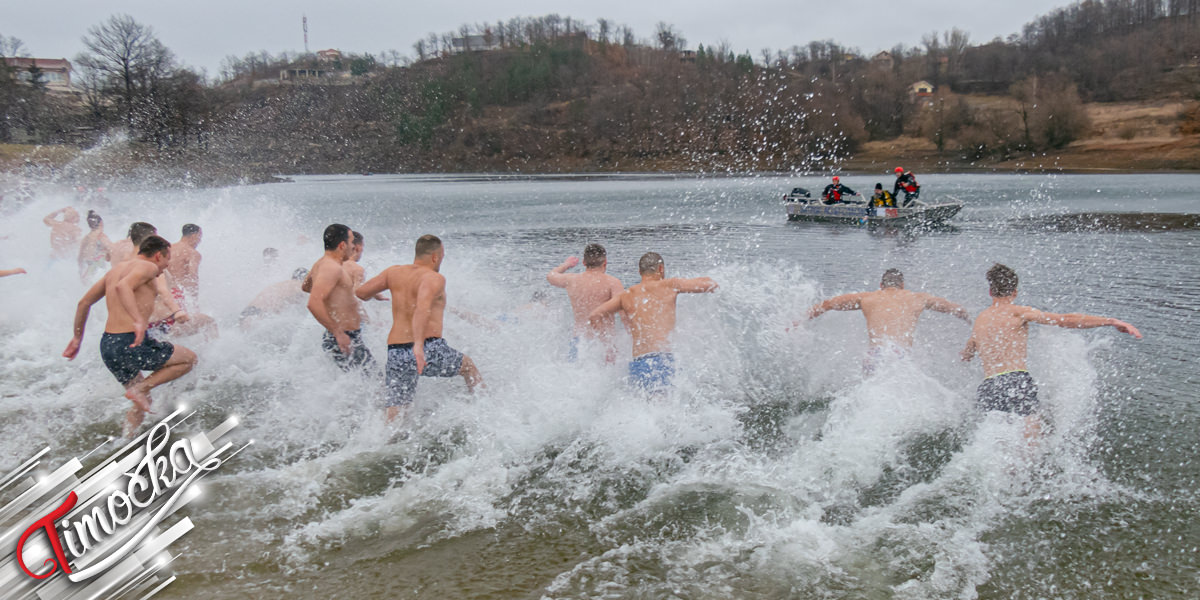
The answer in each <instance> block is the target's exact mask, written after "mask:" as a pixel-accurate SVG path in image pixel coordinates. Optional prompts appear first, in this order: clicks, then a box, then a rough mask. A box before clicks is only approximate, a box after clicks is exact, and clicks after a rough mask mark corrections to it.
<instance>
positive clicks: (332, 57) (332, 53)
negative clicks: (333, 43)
mask: <svg viewBox="0 0 1200 600" xmlns="http://www.w3.org/2000/svg"><path fill="white" fill-rule="evenodd" d="M340 60H342V51H341V50H336V49H334V48H329V49H328V50H317V61H318V62H323V63H333V62H338V61H340Z"/></svg>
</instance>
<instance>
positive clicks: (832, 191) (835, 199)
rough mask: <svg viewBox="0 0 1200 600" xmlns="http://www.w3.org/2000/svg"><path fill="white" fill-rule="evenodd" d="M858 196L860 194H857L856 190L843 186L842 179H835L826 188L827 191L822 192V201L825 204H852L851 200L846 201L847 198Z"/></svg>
mask: <svg viewBox="0 0 1200 600" xmlns="http://www.w3.org/2000/svg"><path fill="white" fill-rule="evenodd" d="M857 195H858V192H855V191H854V190H852V189H850V188H848V187H846V186H844V185H842V184H841V179H839V178H837V177H834V178H833V183H831V184H829V185H827V186H825V191H823V192H821V200H822V201H823V202H824V203H825V204H838V203H846V204H850V203H851V202H850V201H849V200H846V196H857Z"/></svg>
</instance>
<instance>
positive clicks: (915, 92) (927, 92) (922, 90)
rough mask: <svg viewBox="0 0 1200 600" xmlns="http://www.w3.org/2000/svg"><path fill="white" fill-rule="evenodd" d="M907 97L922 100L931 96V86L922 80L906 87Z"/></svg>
mask: <svg viewBox="0 0 1200 600" xmlns="http://www.w3.org/2000/svg"><path fill="white" fill-rule="evenodd" d="M908 95H909V97H911V98H914V99H916V98H924V97H926V96H932V95H933V84H932V83H929V82H928V81H925V80H924V79H922V80H921V81H918V82H916V83H914V84H912V85H910V86H908Z"/></svg>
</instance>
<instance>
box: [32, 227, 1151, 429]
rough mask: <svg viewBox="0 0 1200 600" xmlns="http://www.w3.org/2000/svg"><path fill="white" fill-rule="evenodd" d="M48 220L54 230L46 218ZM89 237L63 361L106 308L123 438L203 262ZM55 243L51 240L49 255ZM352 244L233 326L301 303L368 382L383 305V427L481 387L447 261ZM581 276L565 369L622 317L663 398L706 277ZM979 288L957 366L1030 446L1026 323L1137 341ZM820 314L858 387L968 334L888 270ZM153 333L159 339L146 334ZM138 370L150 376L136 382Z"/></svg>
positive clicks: (427, 242) (430, 240) (330, 245)
mask: <svg viewBox="0 0 1200 600" xmlns="http://www.w3.org/2000/svg"><path fill="white" fill-rule="evenodd" d="M70 212H73V211H67V210H59V211H55V213H52V214H51V215H48V216H47V217H46V221H47V223H48V224H49V223H50V222H52V221H53V222H55V223H64V222H69V221H70ZM60 215H61V216H63V217H64V218H63V220H62V221H59V220H57V219H56V218H55V217H57V216H60ZM88 224H89V227H91V229H92V233H89V234H88V236H91V239H89V238H88V237H85V238H84V239H83V240H82V241H80V240H79V238H76V239H75V243H77V244H80V252H79V257H80V261H81V275H85V274H86V272H87V271H88V270H90V269H88V270H85V269H84V268H83V267H84V262H83V259H84V257H85V255H88V256H93V255H94V256H99V255H101V254H103V255H104V257H105V258H106V259H108V260H110V261H111V263H112V268H111V269H110V270H109V271H108V272H107V273H105V274H104V275H103V277H101V278H100V279H99V280H98V281H96V283H95V284H94V285H92V286H91V287H90V288H89V289H88V291H87V292H86V293H85V294H84V296H83V298H82V299H81V300H80V301H79V304H78V306H77V310H76V314H75V323H74V337H73V338H72V339H71V342H70V343H69V344H68V346H67V349H66V351H64V352H63V355H64V356H66V357H67V358H74V357H75V356H76V354H77V353H78V350H79V344H80V342H81V340H82V337H83V332H84V327H85V325H86V321H87V316H88V312H89V311H90V308H91V306H92V305H94V304H95V303H96V302H98V301H99V300H100V299H101V298H105V299H106V302H107V305H108V321H107V323H106V324H105V333H104V335H103V336H102V337H101V342H100V353H101V357H102V358H103V360H104V363H105V365H106V366H107V367H108V369H109V370H110V371H111V372H112V373H113V375H114V377H116V378H117V380H118V381H119V382H120V383H121V384H122V385H123V386H124V387H125V389H126V393H125V395H126V397H127V398H129V399H130V400H131V401H132V403H133V407H132V408H131V409H130V410H129V412H128V413H127V414H126V432H127V433H131V432H133V431H135V430H136V429H137V428H138V427H139V426H140V424H141V422H142V419H143V417H144V414H145V413H146V412H148V411H149V410H150V406H151V402H152V400H151V397H150V391H151V390H152V389H153V388H155V387H157V386H159V385H161V384H163V383H166V382H168V381H171V380H173V379H176V378H178V377H180V376H182V375H183V374H185V373H187V372H188V371H190V370H191V368H192V366H193V365H194V364H195V362H196V355H195V353H194V352H192V351H191V350H189V349H187V348H185V347H183V346H180V345H177V344H173V343H171V342H169V341H167V340H166V339H164V336H163V335H162V334H166V333H172V332H173V333H177V334H179V335H188V334H192V333H201V332H203V333H210V334H211V335H215V333H216V324H215V322H214V321H213V320H212V319H211V317H207V316H206V315H199V314H198V315H190V314H188V312H187V311H186V310H185V308H184V304H185V302H186V301H187V299H188V298H191V299H193V300H194V299H195V298H196V296H197V287H198V283H199V277H198V269H199V263H200V259H201V256H200V253H199V252H198V251H197V250H196V247H197V246H198V245H199V243H200V240H201V236H202V232H201V230H200V228H199V227H198V226H195V225H191V224H189V225H185V226H184V228H183V231H182V234H183V235H182V237H181V239H180V241H178V242H176V243H174V244H172V243H170V242H168V241H167V240H165V239H163V238H162V237H159V236H158V235H157V231H156V230H155V229H154V227H153V226H152V225H149V224H147V223H135V224H134V225H133V226H131V227H130V235H129V238H127V239H123V240H120V241H118V242H115V243H114V242H109V241H108V240H107V238H106V237H104V236H103V228H102V220H100V218H99V216H98V215H95V213H94V212H89V217H88ZM56 231H57V230H56ZM63 237H64V236H63V235H62V234H58V235H52V242H53V241H54V240H56V239H60V238H63ZM363 244H364V240H363V236H362V234H361V233H360V232H355V231H353V230H351V229H350V227H348V226H346V225H342V224H337V223H335V224H332V225H329V226H328V227H326V228H325V231H324V233H323V245H324V254H323V255H322V256H321V257H320V258H319V259H318V260H317V261H316V262H315V263H314V264H313V265H312V268H311V269H308V270H305V269H298V270H297V271H296V272H295V273H294V274H293V278H292V279H291V280H289V281H286V282H281V283H279V284H274V285H272V286H270V287H268V288H267V289H266V290H264V291H263V292H262V293H260V294H259V296H258V297H256V298H255V300H254V301H253V302H251V305H250V307H248V308H247V309H246V311H244V312H243V314H242V320H243V323H245V321H246V320H247V319H252V318H254V317H256V316H259V315H261V314H264V313H265V312H276V311H277V310H278V309H279V308H281V307H282V306H283V305H284V304H300V303H301V301H300V300H299V299H302V298H303V297H304V294H307V301H306V302H303V303H304V304H305V305H306V306H307V309H308V311H309V313H310V314H312V316H313V318H314V319H315V320H316V321H317V322H318V323H320V325H321V326H322V327H323V328H324V329H325V333H324V338H323V341H322V348H323V349H324V351H325V352H326V353H328V354H329V355H330V356H331V357H332V359H333V360H334V362H335V363H336V364H337V365H338V366H340V367H341V368H343V369H345V370H351V369H363V370H365V371H367V372H370V371H374V370H375V369H376V362H375V359H374V357H373V355H372V353H371V351H370V350H369V349H368V348H367V346H366V344H365V343H364V341H363V337H362V320H363V314H364V311H363V307H362V306H361V302H365V301H368V300H380V301H389V302H390V303H391V312H392V325H391V329H390V331H389V332H388V336H387V344H388V348H387V360H386V364H385V368H384V384H385V389H386V392H385V399H386V400H385V405H386V413H385V416H386V418H387V420H388V421H389V422H390V421H392V420H394V419H397V418H398V417H401V416H402V415H404V414H405V413H406V412H407V411H408V409H409V408H410V407H411V405H412V402H413V399H414V396H415V393H416V387H417V381H418V379H419V377H421V376H426V377H429V376H435V377H454V376H461V377H462V378H463V380H464V382H465V383H466V385H467V387H468V389H469V390H475V389H476V388H479V387H482V386H483V385H484V384H483V378H482V376H481V374H480V372H479V369H478V368H477V367H476V365H475V363H474V362H473V361H472V360H471V358H470V357H469V356H467V355H465V354H463V353H462V352H460V351H458V350H456V349H455V348H453V347H452V346H450V344H448V343H447V342H446V341H445V340H444V339H443V338H442V334H443V322H444V314H445V311H446V293H445V289H446V278H445V276H443V275H442V274H441V273H440V272H439V271H440V267H441V265H442V262H443V261H444V259H445V255H446V250H445V246H444V245H443V243H442V241H441V240H440V239H439V238H437V237H436V236H433V235H424V236H421V237H420V238H419V239H418V240H417V241H416V244H415V248H414V257H413V261H412V263H411V264H406V265H395V266H391V267H388V268H387V269H385V270H384V271H383V272H381V273H379V274H378V275H376V276H374V277H372V278H370V279H366V277H365V271H364V269H363V267H362V266H360V265H359V264H358V262H357V261H358V260H360V259H361V257H362V253H363V247H364V246H363ZM56 251H57V252H59V253H60V254H61V251H59V250H57V249H56ZM89 253H90V254H89ZM582 263H583V267H584V269H583V271H581V272H577V273H571V272H569V271H571V270H572V269H574V268H575V267H576V266H578V265H579V264H580V260H579V259H578V258H576V257H570V258H568V259H566V260H565V261H563V262H562V263H561V264H560V265H558V266H557V267H554V268H553V269H551V270H550V271H549V272H548V273H547V274H546V279H547V282H548V283H549V284H550V285H552V286H555V287H558V288H562V289H564V290H565V291H566V293H567V296H568V299H569V300H570V303H571V309H572V314H573V321H574V322H573V326H572V334H571V340H570V351H569V359H570V360H572V361H574V360H577V358H578V356H579V352H580V349H581V348H582V347H584V346H592V347H598V348H600V349H601V350H602V354H603V356H604V359H605V360H606V361H607V362H609V363H612V362H615V361H616V344H615V340H616V333H617V331H616V319H615V316H616V315H617V314H620V315H621V321H622V323H623V325H624V327H625V329H626V330H627V331H628V333H629V335H630V337H631V341H632V360H631V361H630V362H629V365H628V375H629V381H630V382H631V384H632V385H634V386H635V387H637V388H639V389H641V390H644V391H646V392H649V393H651V394H657V393H661V392H663V391H664V390H667V389H669V388H670V387H671V385H672V380H673V379H674V376H675V368H676V365H675V358H674V354H673V353H672V349H671V335H672V333H673V331H674V329H675V321H676V298H677V296H678V295H679V294H686V293H710V292H714V291H716V290H717V289H718V285H717V283H716V282H715V281H713V280H712V279H710V278H708V277H696V278H674V277H667V276H666V266H665V262H664V260H663V257H662V256H661V255H659V254H658V253H655V252H648V253H646V254H644V255H643V256H642V257H641V258H640V259H639V261H638V272H639V274H640V277H641V281H640V282H639V283H637V284H635V285H633V286H630V287H629V288H628V289H626V288H625V287H624V286H623V285H622V283H621V282H620V280H618V279H617V278H616V277H613V276H612V275H609V274H608V273H607V267H608V259H607V253H606V251H605V248H604V247H603V246H601V245H600V244H594V243H593V244H588V245H587V246H586V247H585V248H584V250H583V260H582ZM987 281H988V285H989V292H990V295H991V297H992V304H991V306H990V307H988V308H987V309H985V310H984V311H983V312H981V313H980V314H979V315H978V316H977V317H976V318H975V320H974V324H973V326H972V331H971V335H970V338H969V339H968V341H967V344H966V347H965V348H964V350H963V352H962V358H963V360H971V359H972V358H973V357H974V356H975V355H976V354H978V355H979V356H980V357H981V359H982V362H983V370H984V377H985V379H984V381H983V382H982V383H981V384H980V386H979V388H978V390H977V396H978V402H979V405H980V406H981V408H983V409H984V410H995V411H1002V412H1008V413H1014V414H1016V415H1020V416H1022V417H1024V418H1025V422H1026V432H1027V435H1029V436H1036V435H1037V434H1038V433H1039V431H1040V427H1041V425H1040V420H1039V418H1038V416H1037V413H1038V400H1037V387H1036V385H1035V384H1034V382H1033V378H1032V376H1031V375H1030V374H1029V372H1028V370H1027V367H1026V354H1027V352H1026V347H1027V337H1028V325H1029V324H1030V323H1037V324H1046V325H1056V326H1059V327H1068V328H1094V327H1103V326H1111V327H1114V328H1116V329H1117V330H1119V331H1122V332H1125V333H1129V334H1131V335H1133V336H1135V337H1138V338H1140V337H1141V334H1140V332H1138V330H1137V329H1136V328H1135V327H1133V326H1132V325H1130V324H1129V323H1126V322H1124V321H1120V320H1117V319H1111V318H1106V317H1097V316H1092V315H1083V314H1057V313H1049V312H1043V311H1039V310H1036V309H1034V308H1030V307H1027V306H1020V305H1017V304H1016V303H1015V300H1016V295H1017V281H1018V279H1017V275H1016V273H1015V272H1014V271H1013V270H1012V269H1010V268H1008V267H1006V266H1004V265H1000V264H996V265H994V266H993V267H992V268H991V269H990V270H988V272H987ZM831 310H836V311H849V310H860V311H862V313H863V315H864V317H865V318H866V322H867V332H868V337H869V346H870V349H869V351H868V355H867V358H866V360H865V362H864V370H865V371H866V373H867V374H870V373H872V372H873V371H874V370H875V368H876V367H877V365H878V364H879V363H880V362H881V361H884V360H888V359H889V358H892V357H897V356H903V355H905V354H907V353H908V352H909V350H910V349H911V347H912V344H913V333H914V331H915V329H916V325H917V321H918V319H919V317H920V315H921V314H922V313H923V312H924V311H925V310H933V311H936V312H942V313H947V314H951V315H954V316H956V317H959V318H961V319H963V320H965V321H968V322H970V321H971V319H970V315H969V314H968V313H967V311H966V310H965V309H964V308H963V307H962V306H960V305H958V304H955V303H953V302H951V301H949V300H946V299H945V298H940V297H937V296H933V295H930V294H925V293H920V292H913V291H909V290H906V289H905V287H904V276H903V274H902V273H901V272H900V271H899V270H897V269H888V270H887V271H886V272H885V273H884V274H883V278H882V280H881V282H880V288H879V289H878V290H875V291H868V292H860V293H853V294H844V295H840V296H836V297H833V298H830V299H828V300H825V301H823V302H820V303H817V304H815V305H813V306H812V307H811V308H810V309H809V311H808V318H809V319H815V318H817V317H819V316H821V315H822V314H824V313H826V312H828V311H831ZM798 324H799V323H798V322H797V323H794V324H793V325H798ZM155 330H157V333H158V334H159V335H147V332H148V331H151V332H154V331H155ZM142 371H150V372H151V374H150V375H149V376H143V375H142Z"/></svg>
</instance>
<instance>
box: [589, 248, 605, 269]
mask: <svg viewBox="0 0 1200 600" xmlns="http://www.w3.org/2000/svg"><path fill="white" fill-rule="evenodd" d="M607 258H608V252H607V251H605V250H604V246H601V245H600V244H588V245H587V246H584V248H583V266H585V267H587V268H589V269H590V268H592V267H599V266H600V265H603V264H604V260H605V259H607Z"/></svg>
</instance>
